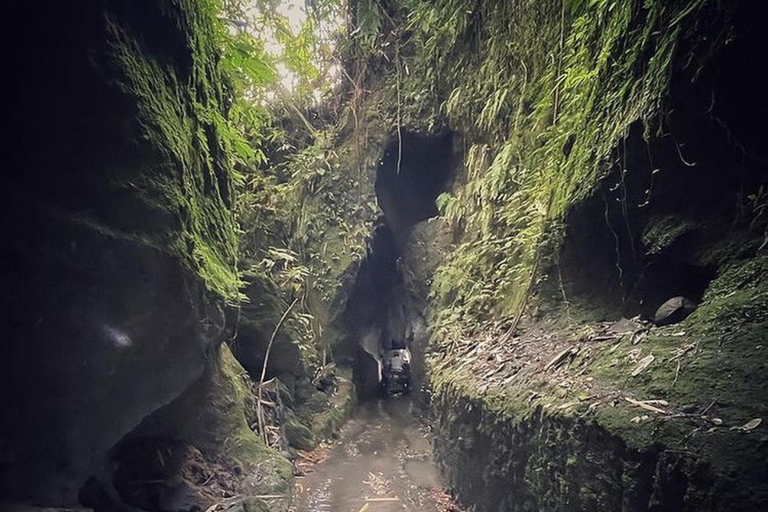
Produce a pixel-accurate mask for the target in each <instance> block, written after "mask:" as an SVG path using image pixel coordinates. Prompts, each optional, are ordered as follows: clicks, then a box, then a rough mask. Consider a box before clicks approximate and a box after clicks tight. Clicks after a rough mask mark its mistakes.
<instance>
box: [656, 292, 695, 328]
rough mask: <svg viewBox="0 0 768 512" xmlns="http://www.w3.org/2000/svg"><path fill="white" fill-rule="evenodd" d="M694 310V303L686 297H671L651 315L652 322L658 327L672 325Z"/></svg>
mask: <svg viewBox="0 0 768 512" xmlns="http://www.w3.org/2000/svg"><path fill="white" fill-rule="evenodd" d="M695 310H696V304H695V303H694V302H693V301H692V300H690V299H687V298H686V297H683V296H678V297H672V298H671V299H669V300H668V301H666V302H665V303H664V304H662V305H661V306H660V307H659V309H657V310H656V314H655V315H654V317H653V323H654V324H656V325H657V326H658V327H661V326H664V325H672V324H676V323H678V322H682V321H683V320H685V319H686V318H687V317H688V315H690V314H691V313H693V312H694V311H695Z"/></svg>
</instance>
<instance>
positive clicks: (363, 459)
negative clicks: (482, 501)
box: [291, 397, 460, 512]
mask: <svg viewBox="0 0 768 512" xmlns="http://www.w3.org/2000/svg"><path fill="white" fill-rule="evenodd" d="M413 410H415V407H413V406H412V405H411V401H410V399H409V398H407V397H395V398H391V399H388V400H382V401H371V402H366V403H363V404H360V405H359V406H358V410H357V411H356V412H355V414H353V416H352V418H351V419H350V420H349V421H348V423H347V424H346V425H345V426H344V428H343V429H342V431H341V433H340V437H339V439H338V440H337V441H335V442H334V443H333V444H332V445H330V446H329V447H328V448H327V458H325V459H324V460H322V461H321V462H318V463H317V464H314V465H311V466H309V467H306V466H304V469H305V471H306V475H305V476H301V477H299V478H297V483H296V498H295V500H294V506H293V507H292V508H291V511H292V512H403V511H408V512H449V511H450V512H460V509H459V508H457V507H456V506H455V505H454V504H453V502H452V500H451V498H450V496H449V495H448V494H447V493H446V492H445V491H444V489H443V485H442V482H441V481H440V477H439V475H438V472H437V468H436V467H435V465H434V463H433V460H432V449H431V445H430V441H429V437H428V436H429V433H428V429H427V427H426V426H425V425H424V424H423V422H421V421H420V420H419V419H418V418H417V417H416V416H415V415H414V412H412V411H413ZM324 455H325V454H324Z"/></svg>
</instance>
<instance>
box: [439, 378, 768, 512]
mask: <svg viewBox="0 0 768 512" xmlns="http://www.w3.org/2000/svg"><path fill="white" fill-rule="evenodd" d="M433 409H434V410H435V415H436V418H437V429H438V430H437V436H436V438H435V439H436V441H435V449H436V456H437V457H438V459H439V461H440V467H441V470H442V473H443V475H444V477H445V478H446V480H447V484H448V485H449V486H450V487H451V488H452V489H453V490H454V492H456V494H457V497H458V499H459V501H460V502H463V503H465V504H467V505H472V506H475V507H479V508H480V509H481V510H487V511H489V512H490V511H493V512H496V511H498V512H502V511H504V512H507V511H536V510H546V511H553V512H555V511H563V512H565V511H573V510H605V511H608V510H610V511H616V512H619V511H621V512H630V511H631V512H640V511H643V512H648V511H654V512H658V511H668V512H672V511H675V512H686V511H691V512H693V511H703V510H707V511H710V510H712V511H723V512H725V511H730V510H745V511H746V510H748V511H755V512H757V511H759V510H763V508H764V505H765V498H766V495H765V494H762V495H761V494H760V491H759V490H758V489H757V488H756V487H755V488H751V487H750V485H753V486H756V485H759V481H760V480H759V477H757V476H756V477H755V478H752V479H750V480H749V481H745V480H739V479H737V478H736V477H732V478H729V477H725V478H724V477H723V475H720V476H719V477H718V476H715V473H713V472H712V471H711V468H710V467H709V466H708V464H706V463H704V462H701V461H699V460H697V459H696V458H694V457H691V456H690V455H689V454H687V453H686V452H685V451H677V450H670V449H666V448H665V447H663V446H661V445H659V446H652V447H648V448H646V449H637V448H633V447H631V446H629V445H627V443H626V442H625V440H624V439H623V438H622V437H621V436H617V435H614V434H612V433H610V432H609V431H608V430H606V429H605V428H603V427H602V426H601V425H600V424H599V423H597V422H593V421H584V420H581V419H576V418H573V417H568V416H562V415H558V414H552V413H548V412H546V411H542V410H541V409H535V410H532V411H531V412H530V413H528V414H527V415H525V416H508V415H506V414H504V413H503V412H501V411H500V410H498V409H494V408H492V407H489V406H488V404H487V403H484V402H483V401H481V400H474V399H470V398H467V397H466V396H464V395H463V394H462V393H460V392H459V393H457V392H454V391H450V390H447V389H446V390H444V391H442V392H441V393H439V394H438V395H437V396H436V397H435V398H434V401H433Z"/></svg>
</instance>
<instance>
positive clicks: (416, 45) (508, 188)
mask: <svg viewBox="0 0 768 512" xmlns="http://www.w3.org/2000/svg"><path fill="white" fill-rule="evenodd" d="M396 5H397V6H399V7H400V11H398V13H399V14H400V15H402V16H403V17H405V16H407V19H408V22H407V24H408V29H409V30H407V31H405V33H407V34H408V36H407V37H408V39H407V41H400V42H398V43H396V45H395V46H397V44H399V45H401V46H397V51H396V53H395V55H390V56H389V58H390V59H389V60H390V61H394V62H395V65H390V66H389V67H386V68H385V69H386V72H384V73H383V75H384V76H383V78H382V79H381V81H380V84H379V87H378V90H377V92H376V93H374V94H373V95H372V98H371V100H370V101H371V103H372V104H374V105H375V108H376V109H377V110H378V112H379V115H380V116H381V117H383V118H384V119H385V121H386V122H387V123H388V124H390V125H392V126H398V125H400V126H401V127H404V128H405V129H414V130H417V131H420V132H430V131H435V130H438V129H440V128H442V127H445V126H448V127H450V128H451V129H453V130H455V131H457V132H458V133H460V134H461V135H463V137H464V144H463V147H464V163H465V165H464V169H463V170H462V171H461V172H460V175H459V176H457V177H456V179H455V181H454V184H453V187H452V190H451V191H450V193H449V194H446V195H445V196H443V198H442V199H441V206H442V208H441V209H442V213H443V215H444V216H445V218H446V219H447V220H449V221H450V222H451V224H452V225H453V226H454V229H455V232H456V238H457V242H458V243H457V245H456V248H455V250H454V251H452V252H451V253H450V254H449V255H448V256H447V257H446V260H445V261H444V263H443V264H442V265H441V266H440V268H439V269H438V270H437V272H436V274H435V279H434V284H433V285H432V289H431V291H432V299H433V300H432V305H431V317H432V318H431V320H432V322H431V324H432V325H433V328H434V333H435V339H436V340H438V341H446V343H450V342H453V341H454V340H455V339H457V338H460V337H461V336H462V335H463V333H464V331H466V330H471V329H472V328H473V326H474V325H475V324H476V323H477V322H479V321H483V320H484V319H488V318H493V317H499V316H507V315H508V316H515V315H516V314H517V313H518V312H519V311H520V310H521V309H523V308H524V307H525V306H526V305H527V304H528V301H529V298H530V296H531V295H532V291H533V290H534V289H535V288H536V285H537V284H538V282H539V280H540V279H541V276H542V275H543V273H544V271H545V270H546V268H547V267H548V265H547V264H546V262H547V261H548V258H550V257H551V256H552V255H553V254H555V253H556V252H557V251H558V250H559V248H560V244H561V240H562V234H563V219H564V217H565V214H566V213H567V212H568V211H569V209H570V208H572V207H573V206H574V205H576V204H578V203H579V202H580V201H582V200H583V199H585V198H586V197H588V196H589V195H590V194H591V193H592V192H593V191H594V189H595V187H596V186H597V184H598V182H599V181H600V180H601V179H602V178H603V177H604V176H605V174H606V172H607V170H608V168H609V167H610V163H611V162H610V160H611V157H612V155H613V153H614V151H615V149H616V147H617V145H618V144H619V143H620V141H621V140H622V139H623V138H624V137H625V136H626V135H627V133H628V131H629V128H630V126H631V125H633V124H634V123H642V124H644V125H645V127H646V136H647V137H651V136H653V135H654V134H655V133H656V131H657V130H658V128H659V125H660V119H661V118H662V116H663V114H664V113H665V112H666V109H667V108H668V107H667V99H668V89H669V83H670V77H671V76H672V74H673V72H677V73H693V72H694V71H698V69H697V68H698V67H701V66H704V65H705V64H706V62H707V57H708V55H709V54H710V53H711V51H714V49H716V48H718V47H719V46H720V45H721V44H723V41H724V40H725V39H724V36H723V34H724V31H725V30H726V28H727V22H726V21H725V20H726V16H725V14H724V11H723V8H722V6H721V5H719V4H717V3H716V2H707V1H704V0H686V1H684V2H679V3H676V4H675V5H674V6H670V5H669V3H668V2H663V1H657V0H654V1H642V0H621V1H617V2H560V1H554V0H552V1H545V2H536V3H531V2H523V1H500V0H483V1H479V2H467V1H466V0H440V1H437V2H428V3H424V2H411V1H408V0H403V1H400V2H396ZM715 19H717V20H718V21H717V22H714V23H713V24H712V26H707V27H706V28H707V30H708V31H709V32H708V33H712V34H714V35H716V37H713V38H711V39H709V40H708V41H707V42H706V44H703V45H689V46H690V48H695V51H689V53H688V54H687V55H684V56H683V55H682V52H681V50H680V49H681V47H683V46H686V43H687V42H688V41H689V40H690V38H695V37H696V35H695V34H697V33H698V31H699V30H700V29H701V28H702V25H705V24H707V23H709V22H708V21H707V20H715ZM388 44H389V43H388ZM393 51H394V50H393ZM679 234H680V233H678V235H679Z"/></svg>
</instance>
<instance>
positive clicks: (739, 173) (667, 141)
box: [552, 8, 768, 319]
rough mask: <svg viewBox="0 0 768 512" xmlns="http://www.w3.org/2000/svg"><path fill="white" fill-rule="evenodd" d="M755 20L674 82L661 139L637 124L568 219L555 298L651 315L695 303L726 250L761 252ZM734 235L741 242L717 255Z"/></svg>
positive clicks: (761, 80)
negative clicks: (682, 300)
mask: <svg viewBox="0 0 768 512" xmlns="http://www.w3.org/2000/svg"><path fill="white" fill-rule="evenodd" d="M748 13H749V9H746V8H745V9H743V10H742V16H741V17H738V18H737V20H736V21H737V24H739V25H740V26H741V28H740V29H739V31H738V32H739V33H740V34H741V37H740V38H738V39H736V40H734V41H732V42H731V43H730V44H729V45H728V46H727V47H726V48H724V49H723V51H722V52H720V53H719V54H718V56H717V57H716V60H715V62H711V63H710V64H709V65H708V67H707V68H706V70H705V71H704V72H703V73H702V74H700V75H699V76H696V77H695V79H694V78H693V77H692V76H691V73H690V72H679V73H677V74H676V75H673V77H672V81H671V89H670V105H669V107H670V108H669V113H668V115H667V116H666V118H665V119H664V123H663V127H662V130H663V133H664V134H663V135H661V136H656V137H653V138H652V139H651V140H647V138H646V132H647V128H646V127H644V126H641V125H640V123H636V124H635V125H634V126H632V128H631V129H630V131H629V133H628V134H627V136H626V137H625V139H624V140H623V141H622V142H621V143H620V144H619V145H618V147H617V149H616V151H615V154H614V158H613V162H614V163H613V166H612V169H611V172H610V173H609V174H608V175H607V176H606V178H605V179H603V181H602V182H601V183H600V184H599V185H598V187H597V189H596V190H595V192H594V194H593V195H592V197H591V198H589V199H587V200H586V201H584V202H582V203H581V204H580V205H578V206H577V207H576V208H574V209H573V210H572V211H571V212H569V214H568V215H567V216H566V219H565V225H566V233H565V242H564V245H563V250H562V252H561V254H560V256H559V261H558V265H559V269H558V270H559V271H555V272H552V274H553V275H555V276H557V277H556V279H559V280H561V282H560V283H558V287H559V286H560V285H563V286H562V288H561V290H557V291H554V292H553V293H555V294H560V292H561V291H562V292H563V293H565V294H566V295H567V296H568V299H569V300H572V301H575V302H581V303H582V304H586V305H587V309H590V310H592V311H593V312H597V315H598V316H599V317H600V318H604V319H608V318H616V317H618V316H625V317H628V318H630V317H633V316H635V315H640V316H641V317H645V318H652V317H653V314H654V312H655V311H656V308H658V307H659V306H660V305H661V304H662V303H663V302H664V301H665V300H667V299H669V298H671V297H674V296H680V295H682V296H685V297H687V298H689V299H691V300H693V301H694V302H699V301H700V300H701V298H702V296H703V294H704V292H705V290H706V288H707V286H708V285H709V283H710V281H711V280H712V279H714V277H715V275H716V272H717V268H718V266H719V264H720V261H719V260H718V254H719V253H721V252H722V253H723V254H726V253H727V254H730V255H732V254H734V253H735V252H739V251H742V252H745V253H746V252H748V251H750V250H754V248H755V247H756V245H755V244H757V245H759V242H760V239H761V238H762V236H761V235H762V232H763V231H764V230H765V227H764V224H765V219H759V218H758V217H757V216H756V213H755V210H754V205H750V202H749V201H750V200H749V196H750V195H751V194H756V193H757V191H758V190H759V189H760V187H761V186H765V185H766V183H768V175H766V173H765V163H766V162H767V161H768V152H766V149H765V146H764V145H763V144H761V142H760V141H762V140H765V136H766V133H765V132H766V130H765V129H764V128H763V129H756V127H757V126H758V125H756V124H755V122H754V118H753V116H752V114H753V112H755V111H763V110H765V108H764V104H765V102H766V101H767V100H766V96H765V95H764V94H757V93H756V91H762V90H765V89H766V88H768V79H767V78H766V76H765V75H764V74H761V73H760V70H758V69H756V68H755V66H754V62H756V61H757V60H758V59H759V58H760V51H761V48H764V47H765V44H764V43H765V37H766V36H765V34H764V32H763V31H760V30H757V27H756V26H755V24H754V21H752V20H751V19H750V17H749V16H748ZM682 53H685V52H682ZM759 126H764V124H763V125H759ZM734 234H736V235H735V236H738V237H739V238H740V239H741V240H743V246H742V247H739V248H734V247H729V248H723V247H720V248H719V249H718V247H719V246H718V242H719V241H721V240H723V239H725V238H727V237H728V236H731V237H732V236H734ZM756 240H757V241H756ZM553 289H555V288H553Z"/></svg>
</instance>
